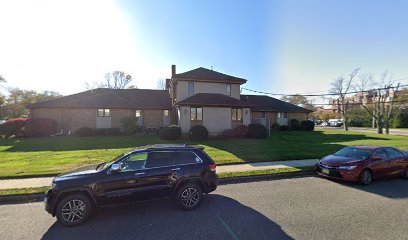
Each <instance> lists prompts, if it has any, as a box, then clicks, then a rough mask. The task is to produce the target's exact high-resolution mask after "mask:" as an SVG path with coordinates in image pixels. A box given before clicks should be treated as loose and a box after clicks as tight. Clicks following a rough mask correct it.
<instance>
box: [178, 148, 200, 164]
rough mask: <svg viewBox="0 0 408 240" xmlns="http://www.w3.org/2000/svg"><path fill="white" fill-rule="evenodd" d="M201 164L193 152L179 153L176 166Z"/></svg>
mask: <svg viewBox="0 0 408 240" xmlns="http://www.w3.org/2000/svg"><path fill="white" fill-rule="evenodd" d="M200 162H202V161H201V159H200V158H198V157H197V156H196V155H195V154H194V153H192V152H187V151H185V152H177V158H176V164H191V163H200Z"/></svg>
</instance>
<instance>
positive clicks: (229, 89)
mask: <svg viewBox="0 0 408 240" xmlns="http://www.w3.org/2000/svg"><path fill="white" fill-rule="evenodd" d="M227 96H231V84H227Z"/></svg>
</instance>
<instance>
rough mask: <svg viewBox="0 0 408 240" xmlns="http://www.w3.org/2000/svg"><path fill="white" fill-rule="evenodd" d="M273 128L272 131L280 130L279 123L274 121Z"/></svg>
mask: <svg viewBox="0 0 408 240" xmlns="http://www.w3.org/2000/svg"><path fill="white" fill-rule="evenodd" d="M271 129H272V131H279V130H280V125H279V123H272V126H271Z"/></svg>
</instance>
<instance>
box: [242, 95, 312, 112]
mask: <svg viewBox="0 0 408 240" xmlns="http://www.w3.org/2000/svg"><path fill="white" fill-rule="evenodd" d="M241 100H242V101H245V102H247V103H250V104H253V105H256V107H254V108H253V109H252V110H253V111H270V112H301V113H309V112H313V111H312V110H309V109H306V108H302V107H299V106H296V105H293V104H291V103H287V102H284V101H281V100H279V99H276V98H273V97H269V96H262V95H241Z"/></svg>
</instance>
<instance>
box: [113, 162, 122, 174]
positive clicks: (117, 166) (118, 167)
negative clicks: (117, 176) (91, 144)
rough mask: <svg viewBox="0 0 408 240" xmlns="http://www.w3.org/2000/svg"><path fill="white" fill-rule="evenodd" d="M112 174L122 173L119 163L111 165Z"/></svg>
mask: <svg viewBox="0 0 408 240" xmlns="http://www.w3.org/2000/svg"><path fill="white" fill-rule="evenodd" d="M110 170H111V171H112V172H120V171H122V165H121V164H120V163H115V164H112V166H111V169H110Z"/></svg>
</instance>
